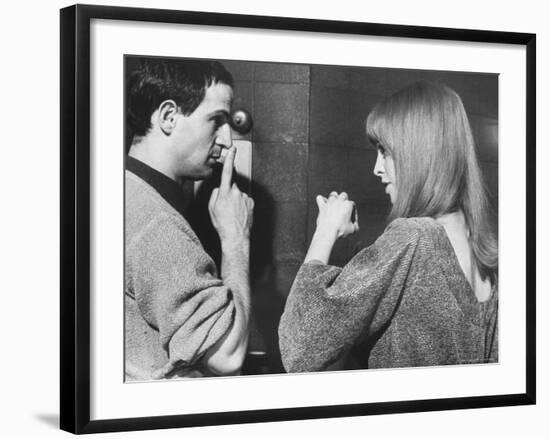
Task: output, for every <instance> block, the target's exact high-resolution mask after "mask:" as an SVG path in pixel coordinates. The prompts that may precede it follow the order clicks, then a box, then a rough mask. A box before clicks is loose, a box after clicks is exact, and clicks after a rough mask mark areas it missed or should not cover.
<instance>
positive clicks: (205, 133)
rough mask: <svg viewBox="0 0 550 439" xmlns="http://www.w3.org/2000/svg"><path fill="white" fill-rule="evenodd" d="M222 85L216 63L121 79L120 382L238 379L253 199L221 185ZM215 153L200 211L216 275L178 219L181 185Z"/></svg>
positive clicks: (146, 70) (229, 164)
mask: <svg viewBox="0 0 550 439" xmlns="http://www.w3.org/2000/svg"><path fill="white" fill-rule="evenodd" d="M232 81H233V80H232V77H231V75H230V74H229V72H227V71H226V70H225V68H224V67H223V66H222V65H221V64H220V63H215V62H206V61H194V60H158V59H155V60H153V59H151V60H144V61H143V63H142V66H141V68H140V69H138V70H137V71H136V72H135V73H134V74H133V75H132V76H131V78H130V80H129V82H128V90H127V108H128V128H129V130H130V133H131V137H132V141H131V144H130V149H129V152H128V156H127V160H126V173H125V178H126V189H125V190H126V200H125V203H126V213H125V240H126V256H125V357H126V368H125V375H126V379H127V380H150V379H169V378H178V377H193V376H205V375H206V376H209V375H230V374H236V373H238V372H239V370H240V367H241V365H242V362H243V360H244V356H245V354H246V348H247V342H248V323H249V316H250V286H249V247H250V246H249V235H250V227H251V223H252V209H253V202H252V199H251V198H249V197H248V196H247V195H246V194H243V193H242V192H240V191H239V189H238V188H237V186H236V185H235V184H232V183H231V179H232V173H233V161H234V158H235V148H234V147H233V146H232V140H231V128H230V126H229V123H228V122H229V112H230V107H231V100H232V97H233V96H232V93H233V92H232ZM222 151H225V152H226V156H225V161H224V165H223V170H222V177H221V183H220V186H219V188H216V189H215V190H214V191H213V193H212V196H211V198H210V202H209V206H208V208H209V213H210V217H211V219H212V223H213V225H214V227H215V229H216V231H217V233H218V235H219V237H220V241H221V250H222V261H221V278H220V276H218V273H217V269H216V265H215V264H214V262H213V261H212V259H211V258H210V257H209V256H208V255H207V254H206V252H205V251H204V249H203V248H202V246H201V244H200V242H199V240H198V239H197V236H196V235H195V233H194V232H193V230H192V229H191V227H190V225H189V223H188V222H187V221H186V219H185V218H184V216H183V213H184V212H183V210H184V209H183V206H184V199H183V190H182V189H181V183H182V182H183V181H185V180H202V179H205V178H208V177H209V176H210V175H211V174H212V170H213V167H214V166H215V165H216V163H217V162H218V161H220V159H221V157H222Z"/></svg>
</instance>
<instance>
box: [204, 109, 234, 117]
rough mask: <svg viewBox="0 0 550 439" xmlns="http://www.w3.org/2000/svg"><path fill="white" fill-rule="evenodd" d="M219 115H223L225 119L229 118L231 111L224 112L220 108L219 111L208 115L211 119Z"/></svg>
mask: <svg viewBox="0 0 550 439" xmlns="http://www.w3.org/2000/svg"><path fill="white" fill-rule="evenodd" d="M218 115H223V116H225V117H229V111H227V110H224V109H223V108H220V109H219V110H214V111H211V112H210V113H208V116H209V117H211V116H218Z"/></svg>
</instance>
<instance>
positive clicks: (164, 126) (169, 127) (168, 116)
mask: <svg viewBox="0 0 550 439" xmlns="http://www.w3.org/2000/svg"><path fill="white" fill-rule="evenodd" d="M177 114H178V105H177V104H176V102H174V101H173V100H172V99H168V100H166V101H164V102H162V103H161V104H160V105H159V109H158V122H159V127H160V129H161V131H162V132H163V133H164V134H166V135H170V134H171V133H172V131H174V128H175V126H176V116H177Z"/></svg>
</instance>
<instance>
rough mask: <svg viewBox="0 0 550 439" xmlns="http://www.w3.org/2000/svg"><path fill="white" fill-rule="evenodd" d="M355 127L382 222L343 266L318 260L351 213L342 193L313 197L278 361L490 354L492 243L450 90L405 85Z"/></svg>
mask: <svg viewBox="0 0 550 439" xmlns="http://www.w3.org/2000/svg"><path fill="white" fill-rule="evenodd" d="M366 131H367V136H368V138H369V139H370V141H371V142H372V143H373V144H374V145H375V146H376V147H377V149H378V157H377V161H376V165H375V167H374V170H373V172H374V173H375V175H376V176H377V177H379V178H380V179H381V181H382V183H383V184H384V185H385V189H384V190H385V192H386V194H387V195H388V196H389V198H390V201H391V203H392V209H391V212H390V215H389V219H388V226H387V227H386V229H385V231H384V233H383V234H382V235H381V236H380V237H379V238H378V239H377V240H376V241H375V242H374V243H373V244H372V245H371V246H369V247H367V248H365V249H363V250H361V251H360V252H359V253H357V254H356V255H355V256H354V257H353V258H352V259H351V261H350V262H349V263H348V264H347V265H345V266H344V267H343V268H340V267H335V266H331V265H328V261H329V257H330V253H331V250H332V247H333V245H334V243H335V241H336V240H337V239H338V238H339V237H342V236H345V235H348V234H351V233H353V232H354V231H355V230H356V229H357V228H358V223H357V220H356V219H355V216H354V204H353V202H352V201H351V200H348V197H347V194H346V193H345V192H343V193H340V194H337V193H335V192H332V193H331V194H330V195H329V197H328V198H324V197H322V196H318V197H317V204H318V207H319V215H318V218H317V228H316V231H315V233H314V235H313V238H312V241H311V244H310V247H309V250H308V252H307V255H306V258H305V260H304V263H303V265H302V266H301V268H300V270H299V271H298V274H297V276H296V279H295V281H294V284H293V286H292V289H291V291H290V293H289V296H288V299H287V303H286V307H285V311H284V313H283V315H282V318H281V322H280V326H279V343H280V349H281V355H282V360H283V364H284V366H285V369H286V370H287V371H288V372H299V371H319V370H328V369H334V368H391V367H413V366H430V365H447V364H472V363H484V362H495V361H498V326H497V323H498V320H497V314H498V291H497V285H498V282H497V280H498V251H497V242H496V238H495V236H494V234H493V232H492V230H491V227H490V223H489V219H488V217H489V212H488V204H487V197H486V193H485V189H484V184H483V179H482V176H481V172H480V169H479V165H478V162H477V158H476V152H475V148H474V141H473V137H472V132H471V129H470V125H469V123H468V118H467V115H466V112H465V110H464V106H463V104H462V101H461V99H460V97H459V96H458V94H456V93H455V92H454V91H453V90H451V89H450V88H448V87H446V86H444V85H439V84H432V83H427V82H419V83H416V84H413V85H411V86H409V87H407V88H405V89H403V90H400V91H398V92H397V93H395V94H394V95H392V96H390V97H389V98H387V99H386V100H384V101H382V102H381V103H379V104H378V105H377V106H376V107H375V108H374V109H373V110H372V111H371V113H370V114H369V116H368V118H367V123H366ZM365 172H370V170H365Z"/></svg>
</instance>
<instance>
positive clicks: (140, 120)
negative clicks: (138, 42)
mask: <svg viewBox="0 0 550 439" xmlns="http://www.w3.org/2000/svg"><path fill="white" fill-rule="evenodd" d="M215 83H222V84H227V85H229V86H231V87H232V86H233V77H232V76H231V73H229V72H228V71H227V70H226V69H225V67H224V66H223V65H222V64H221V63H219V62H217V61H201V60H193V59H160V58H141V59H140V66H139V68H138V69H137V70H135V71H134V72H133V73H132V74H131V75H130V78H129V80H128V83H127V97H126V108H127V123H128V132H127V135H128V136H127V139H128V140H129V142H130V143H131V142H132V140H133V139H134V137H136V136H137V137H142V136H145V135H146V134H147V132H148V131H149V130H150V129H151V116H152V114H153V113H154V112H155V111H156V110H157V109H158V107H159V106H160V104H161V103H162V102H163V101H165V100H167V99H173V100H174V101H175V102H176V104H177V105H178V107H179V109H180V111H181V112H182V113H183V114H184V115H189V114H191V113H192V112H193V111H195V109H196V108H197V107H198V106H199V104H200V103H201V102H202V100H203V99H204V95H205V93H206V89H207V88H208V87H210V86H211V85H212V84H215Z"/></svg>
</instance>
